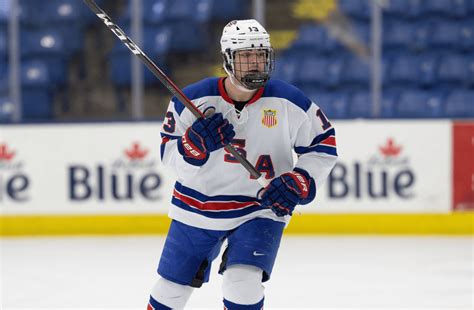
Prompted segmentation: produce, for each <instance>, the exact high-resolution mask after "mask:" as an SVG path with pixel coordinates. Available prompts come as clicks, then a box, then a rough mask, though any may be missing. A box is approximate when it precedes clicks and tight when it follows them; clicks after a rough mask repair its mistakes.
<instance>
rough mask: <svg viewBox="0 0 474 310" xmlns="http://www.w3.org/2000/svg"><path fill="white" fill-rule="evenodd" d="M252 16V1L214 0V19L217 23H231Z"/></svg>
mask: <svg viewBox="0 0 474 310" xmlns="http://www.w3.org/2000/svg"><path fill="white" fill-rule="evenodd" d="M249 14H250V1H248V0H226V1H222V0H213V1H212V14H211V16H212V19H213V20H215V21H223V22H229V21H231V20H233V19H242V18H244V17H246V16H248V15H249Z"/></svg>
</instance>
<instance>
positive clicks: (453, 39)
mask: <svg viewBox="0 0 474 310" xmlns="http://www.w3.org/2000/svg"><path fill="white" fill-rule="evenodd" d="M469 31H470V28H469V25H468V24H462V23H459V22H453V21H439V22H436V23H433V30H432V32H431V34H430V38H429V44H430V46H432V47H435V48H443V49H447V48H449V49H460V50H462V49H463V48H464V46H463V45H465V44H466V43H467V44H469V37H468V36H469ZM473 38H474V34H471V40H473ZM466 39H467V41H468V42H466V43H463V41H464V40H466Z"/></svg>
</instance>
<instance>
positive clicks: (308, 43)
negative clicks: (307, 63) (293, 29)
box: [292, 23, 327, 51]
mask: <svg viewBox="0 0 474 310" xmlns="http://www.w3.org/2000/svg"><path fill="white" fill-rule="evenodd" d="M326 40H327V31H326V29H325V28H324V26H322V25H319V24H314V23H310V24H303V25H301V26H300V28H299V29H298V37H297V38H296V40H295V41H293V43H292V47H294V48H300V49H304V48H310V49H313V50H319V51H323V50H324V43H325V42H326Z"/></svg>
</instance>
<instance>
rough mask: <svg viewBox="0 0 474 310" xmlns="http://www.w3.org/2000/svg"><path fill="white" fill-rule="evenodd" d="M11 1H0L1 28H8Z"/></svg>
mask: <svg viewBox="0 0 474 310" xmlns="http://www.w3.org/2000/svg"><path fill="white" fill-rule="evenodd" d="M10 10H11V3H10V0H3V1H0V30H1V29H2V28H6V26H7V24H8V16H10Z"/></svg>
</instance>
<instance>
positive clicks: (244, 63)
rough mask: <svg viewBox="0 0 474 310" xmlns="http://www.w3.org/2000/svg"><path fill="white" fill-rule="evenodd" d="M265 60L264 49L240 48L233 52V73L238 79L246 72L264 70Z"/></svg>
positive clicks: (265, 53) (265, 52)
mask: <svg viewBox="0 0 474 310" xmlns="http://www.w3.org/2000/svg"><path fill="white" fill-rule="evenodd" d="M266 61H267V51H266V50H257V49H249V50H241V51H237V52H236V53H235V62H234V64H235V75H236V77H237V78H238V79H240V78H241V77H243V76H245V75H246V74H248V73H252V72H253V73H257V72H264V71H265V63H266Z"/></svg>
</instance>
